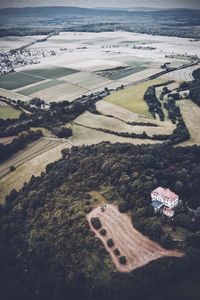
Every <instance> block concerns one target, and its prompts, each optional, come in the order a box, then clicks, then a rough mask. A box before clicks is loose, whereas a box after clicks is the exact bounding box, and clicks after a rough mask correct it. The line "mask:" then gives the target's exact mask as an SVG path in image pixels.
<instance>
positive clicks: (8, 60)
mask: <svg viewBox="0 0 200 300" xmlns="http://www.w3.org/2000/svg"><path fill="white" fill-rule="evenodd" d="M38 63H39V61H38V59H37V57H33V54H32V53H31V52H30V51H20V50H18V51H15V52H12V51H0V74H8V73H12V72H14V71H15V69H16V68H20V67H24V66H27V65H32V64H38Z"/></svg>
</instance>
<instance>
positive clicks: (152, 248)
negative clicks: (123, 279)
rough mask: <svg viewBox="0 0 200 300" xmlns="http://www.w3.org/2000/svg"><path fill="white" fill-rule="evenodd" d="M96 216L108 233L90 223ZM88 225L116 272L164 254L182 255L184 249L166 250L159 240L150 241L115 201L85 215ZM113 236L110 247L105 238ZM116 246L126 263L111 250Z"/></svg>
mask: <svg viewBox="0 0 200 300" xmlns="http://www.w3.org/2000/svg"><path fill="white" fill-rule="evenodd" d="M92 217H98V218H99V219H100V221H101V224H102V228H104V229H106V231H107V235H106V236H105V237H104V236H102V235H100V233H99V231H98V230H96V229H94V228H93V226H92V225H91V218H92ZM87 220H88V222H89V225H90V228H91V229H92V231H93V232H95V234H96V236H97V237H98V238H99V239H100V240H101V241H102V242H103V244H104V246H105V248H106V250H107V251H108V253H109V254H110V256H111V259H112V261H113V263H114V265H115V266H116V268H117V270H118V271H119V272H131V271H133V270H134V269H137V268H139V267H142V266H144V265H146V264H148V263H149V262H150V261H152V260H156V259H159V258H161V257H166V256H174V257H181V256H183V253H182V252H180V251H178V250H170V251H169V250H166V249H164V248H162V247H161V246H160V245H159V244H158V243H156V242H153V241H151V240H150V239H149V238H147V237H145V236H143V235H142V234H141V233H140V232H139V231H137V230H136V229H135V228H134V227H133V226H132V223H131V220H130V218H129V217H128V216H127V215H126V214H121V213H120V212H119V211H118V209H117V207H116V206H114V205H110V204H109V205H107V207H106V209H105V211H104V212H102V211H101V208H100V206H98V207H97V208H95V209H94V210H93V211H92V212H91V213H89V214H88V215H87ZM108 239H112V240H113V242H114V246H113V247H112V248H109V247H108V246H107V243H106V241H107V240H108ZM116 248H117V249H119V251H120V253H121V255H122V256H125V257H126V260H127V263H126V264H125V265H121V264H120V263H119V258H118V257H117V256H115V254H114V253H113V250H114V249H116Z"/></svg>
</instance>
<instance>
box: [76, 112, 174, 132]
mask: <svg viewBox="0 0 200 300" xmlns="http://www.w3.org/2000/svg"><path fill="white" fill-rule="evenodd" d="M150 121H151V120H150ZM146 122H147V121H146ZM74 123H75V124H77V125H82V126H85V127H89V128H93V129H95V128H101V129H107V130H112V131H115V132H128V133H136V134H142V133H143V132H144V131H145V132H146V133H147V134H148V135H149V136H153V135H154V134H171V133H172V131H173V129H174V128H175V126H174V125H173V124H172V123H171V122H160V123H159V125H158V127H154V126H138V125H134V126H133V125H129V124H127V123H125V122H124V121H123V120H119V119H117V118H115V117H108V116H102V115H96V114H92V113H90V112H88V111H86V112H84V113H83V114H82V115H80V116H79V117H78V118H77V119H76V120H75V121H74Z"/></svg>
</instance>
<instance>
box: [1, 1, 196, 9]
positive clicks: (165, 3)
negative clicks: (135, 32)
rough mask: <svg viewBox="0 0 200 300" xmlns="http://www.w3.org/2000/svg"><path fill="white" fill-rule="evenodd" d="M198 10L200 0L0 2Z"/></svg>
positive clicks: (5, 2) (3, 3) (2, 4)
mask: <svg viewBox="0 0 200 300" xmlns="http://www.w3.org/2000/svg"><path fill="white" fill-rule="evenodd" d="M46 5H48V6H51V5H52V6H53V5H63V6H80V7H106V6H108V7H156V8H160V7H161V8H174V7H186V8H199V9H200V0H0V8H4V7H24V6H46Z"/></svg>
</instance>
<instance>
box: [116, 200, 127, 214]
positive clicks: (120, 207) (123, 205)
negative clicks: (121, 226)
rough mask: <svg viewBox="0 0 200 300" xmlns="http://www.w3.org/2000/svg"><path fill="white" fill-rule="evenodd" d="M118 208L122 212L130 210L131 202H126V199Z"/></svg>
mask: <svg viewBox="0 0 200 300" xmlns="http://www.w3.org/2000/svg"><path fill="white" fill-rule="evenodd" d="M118 210H119V212H120V213H125V212H127V211H128V210H129V204H128V203H126V202H125V201H122V202H121V203H120V204H119V206H118Z"/></svg>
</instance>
